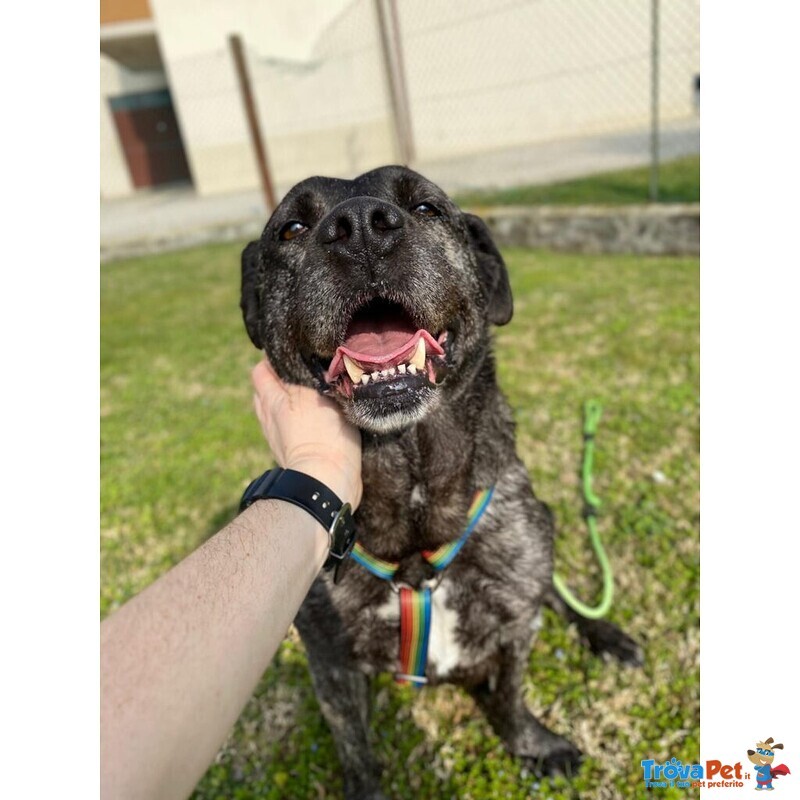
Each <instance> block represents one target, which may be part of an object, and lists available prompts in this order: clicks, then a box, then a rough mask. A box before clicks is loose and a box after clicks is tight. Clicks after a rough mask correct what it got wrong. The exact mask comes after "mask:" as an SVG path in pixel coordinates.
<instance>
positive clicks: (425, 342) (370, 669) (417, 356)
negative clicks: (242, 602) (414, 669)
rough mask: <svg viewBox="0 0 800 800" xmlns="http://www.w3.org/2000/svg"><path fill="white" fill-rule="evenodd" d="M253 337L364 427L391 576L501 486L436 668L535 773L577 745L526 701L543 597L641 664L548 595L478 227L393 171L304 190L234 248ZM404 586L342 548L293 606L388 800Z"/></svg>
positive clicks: (445, 604) (459, 564) (548, 534)
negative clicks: (384, 750) (378, 678)
mask: <svg viewBox="0 0 800 800" xmlns="http://www.w3.org/2000/svg"><path fill="white" fill-rule="evenodd" d="M241 305H242V311H243V313H244V319H245V325H246V327H247V332H248V334H249V335H250V338H251V339H252V341H253V344H255V346H256V347H258V348H259V349H263V350H265V351H266V353H267V354H268V356H269V359H270V361H271V362H272V364H273V365H274V367H275V369H276V371H277V372H278V373H279V375H280V376H281V377H282V378H283V379H284V380H286V381H290V382H292V383H297V384H303V385H306V386H311V387H316V388H317V389H319V390H320V391H321V392H323V393H325V394H327V395H330V396H331V397H333V398H334V399H335V400H336V401H337V402H338V403H339V404H340V405H341V408H342V411H343V412H344V414H345V415H346V417H347V418H348V419H349V420H350V421H351V422H352V423H353V424H354V425H356V426H358V427H359V428H360V429H361V431H362V442H363V481H364V497H363V500H362V502H361V506H360V507H359V509H358V512H357V513H356V515H355V520H356V525H357V530H358V538H359V540H360V542H361V543H362V544H363V545H364V547H365V548H366V549H367V550H368V551H369V552H370V553H372V554H374V555H376V556H378V557H380V558H382V559H386V560H390V561H398V562H400V569H399V572H398V573H397V575H396V582H399V583H402V584H407V585H410V586H412V587H419V586H421V585H423V584H425V582H426V581H432V579H433V578H434V574H433V570H432V567H431V566H430V565H429V564H428V563H427V562H426V561H425V560H424V559H423V558H422V557H421V555H420V552H421V551H423V550H433V549H435V548H437V547H439V546H440V545H442V544H444V543H446V542H450V541H452V540H454V539H456V538H458V536H459V535H460V533H461V531H462V530H463V528H464V524H465V519H466V514H467V508H468V506H469V504H470V500H471V498H472V497H473V494H474V493H475V491H476V490H479V489H483V488H485V487H491V486H494V487H495V489H494V496H493V498H492V500H491V503H490V505H489V507H488V509H487V511H486V513H485V514H484V515H483V517H482V518H481V519H480V522H479V524H478V526H477V528H476V529H475V531H474V533H473V534H472V535H471V537H470V538H469V539H468V540H467V542H466V545H465V546H464V548H463V550H462V551H461V552H460V554H459V555H458V557H457V558H456V559H455V561H453V563H452V564H451V565H450V566H449V567H448V568H447V569H446V570H445V571H444V573H443V579H442V580H441V583H440V584H439V585H438V586H437V588H436V589H435V590H434V592H433V595H432V598H433V604H434V610H433V629H432V634H431V641H430V650H429V659H428V667H427V678H428V683H429V684H437V683H439V682H442V681H448V682H453V683H456V684H459V685H461V686H463V687H465V688H466V689H467V690H468V691H469V692H470V693H471V694H472V696H473V697H474V698H475V700H476V701H477V704H478V705H479V707H480V708H481V709H483V711H484V713H485V714H486V716H487V718H488V719H489V721H490V722H491V724H492V726H493V727H494V729H495V731H496V732H497V734H498V735H499V736H500V737H501V738H502V740H503V741H504V742H505V743H506V745H507V746H508V748H509V750H510V751H511V752H512V753H514V754H515V755H516V756H518V757H519V758H521V759H523V760H524V761H525V762H526V763H527V764H528V766H529V767H530V768H532V769H533V770H534V771H536V772H537V773H539V774H552V773H556V772H562V773H570V772H572V771H573V770H574V769H576V767H577V765H578V763H579V761H580V757H581V754H580V752H579V750H578V749H577V748H576V747H575V746H574V745H572V744H571V743H570V742H569V741H567V740H566V739H564V738H563V737H561V736H558V735H556V734H554V733H552V732H551V731H549V730H548V729H547V728H545V727H544V725H542V724H541V723H540V722H539V721H538V720H537V719H536V718H535V717H534V716H533V714H531V712H530V711H529V710H528V708H527V707H526V705H525V703H524V701H523V697H522V694H523V685H522V684H523V676H524V674H525V672H526V669H527V664H528V656H529V653H530V649H531V645H532V642H533V637H534V635H535V632H536V629H537V627H538V620H539V616H540V610H541V607H542V605H543V604H544V603H547V604H549V605H551V606H553V607H555V608H557V609H558V610H559V611H560V612H561V613H563V614H565V615H566V616H567V617H568V618H569V619H570V620H573V621H575V622H576V623H577V625H578V628H579V630H580V632H581V634H582V635H583V637H584V639H585V640H586V641H587V642H588V644H589V645H590V646H591V648H592V649H593V650H594V651H595V652H606V653H611V654H613V655H614V656H616V657H617V658H619V659H621V660H622V661H624V662H626V663H633V664H638V663H640V660H641V655H640V651H639V648H638V647H637V645H636V644H635V643H634V642H633V641H632V640H631V639H630V638H628V637H627V636H626V635H625V634H624V633H622V632H621V631H620V630H619V629H617V628H616V627H615V626H613V625H611V624H610V623H607V622H591V621H588V620H585V619H582V618H579V617H576V616H575V615H574V614H572V612H570V611H569V610H568V609H567V608H566V607H565V606H564V605H563V603H562V602H561V601H560V600H559V599H558V597H557V595H556V594H555V593H554V591H553V586H552V574H553V523H552V519H551V515H550V513H549V510H548V508H547V506H546V505H545V504H544V503H542V502H541V501H540V500H538V499H537V498H536V497H535V495H534V493H533V491H532V489H531V484H530V479H529V477H528V472H527V470H526V468H525V466H524V465H523V463H522V461H520V459H519V457H518V456H517V454H516V451H515V446H514V423H513V419H512V415H511V411H510V409H509V407H508V405H507V403H506V401H505V399H504V398H503V396H502V394H501V393H500V390H499V389H498V386H497V382H496V378H495V361H494V356H493V353H492V343H491V334H490V326H491V325H505V324H506V323H507V322H509V320H510V319H511V315H512V298H511V289H510V286H509V281H508V275H507V272H506V267H505V264H504V262H503V258H502V256H501V255H500V253H499V252H498V250H497V248H496V247H495V245H494V243H493V242H492V239H491V237H490V235H489V231H488V229H487V228H486V226H485V224H484V223H483V222H482V221H481V220H480V219H479V218H478V217H475V216H472V215H471V214H465V213H462V212H461V211H460V210H459V208H458V207H457V206H456V205H455V204H454V203H453V202H452V201H451V200H450V199H449V198H448V197H447V196H446V195H445V194H444V193H443V192H442V190H441V189H439V188H438V187H437V186H435V185H434V184H433V183H431V182H430V181H428V180H426V179H425V178H423V177H422V176H421V175H418V174H416V173H415V172H412V171H411V170H408V169H405V168H402V167H396V166H392V167H383V168H381V169H376V170H373V171H372V172H368V173H366V174H365V175H362V176H360V177H359V178H356V179H355V180H353V181H348V180H335V179H332V178H320V177H317V178H310V179H308V180H306V181H303V182H302V183H300V184H298V185H297V186H295V187H294V188H293V189H292V190H291V191H290V192H289V193H288V195H287V196H286V198H285V199H284V200H283V202H282V203H281V204H280V205H279V206H278V208H277V209H276V211H275V213H274V214H273V215H272V217H271V218H270V220H269V222H268V223H267V225H266V227H265V228H264V232H263V234H262V236H261V239H260V240H259V241H257V242H251V243H250V244H249V245H248V246H247V247H246V249H245V250H244V253H243V254H242V302H241ZM398 613H399V612H398V600H397V595H396V594H395V593H394V591H393V587H392V586H391V585H390V583H389V582H387V581H384V580H381V579H379V578H377V577H375V576H373V575H372V574H370V573H368V572H367V571H366V570H365V569H363V568H362V567H361V566H360V565H358V564H356V563H355V562H352V561H350V562H348V564H347V566H346V568H345V569H344V570H343V572H342V574H341V575H340V580H339V583H338V584H336V585H334V583H333V581H332V579H331V576H330V574H328V573H324V574H321V575H320V576H319V578H318V579H317V580H316V582H315V583H314V585H313V588H312V589H311V592H310V594H309V595H308V597H307V599H306V601H305V602H304V604H303V606H302V608H301V609H300V612H299V614H298V616H297V619H296V620H295V622H296V625H297V628H298V630H299V632H300V635H301V637H302V639H303V642H304V644H305V647H306V650H307V652H308V659H309V663H310V666H311V674H312V677H313V681H314V686H315V689H316V694H317V697H318V699H319V703H320V706H321V708H322V713H323V714H324V716H325V718H326V720H327V722H328V725H329V726H330V728H331V731H332V732H333V736H334V738H335V741H336V746H337V749H338V753H339V758H340V761H341V764H342V767H343V770H344V786H345V795H346V797H347V798H348V799H350V798H381V797H384V795H383V794H382V793H381V790H380V785H379V776H380V769H379V766H378V763H377V762H376V760H375V758H374V756H373V755H372V752H371V750H370V746H369V744H368V730H369V702H368V701H369V678H370V677H371V676H373V675H375V674H376V673H379V672H386V671H389V672H391V671H395V670H396V669H397V664H398V649H399V636H398Z"/></svg>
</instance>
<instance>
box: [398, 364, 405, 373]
mask: <svg viewBox="0 0 800 800" xmlns="http://www.w3.org/2000/svg"><path fill="white" fill-rule="evenodd" d="M397 371H398V372H399V373H400V374H401V375H405V374H406V365H405V364H398V365H397Z"/></svg>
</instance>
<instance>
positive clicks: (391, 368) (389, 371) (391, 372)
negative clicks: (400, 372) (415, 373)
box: [386, 367, 395, 375]
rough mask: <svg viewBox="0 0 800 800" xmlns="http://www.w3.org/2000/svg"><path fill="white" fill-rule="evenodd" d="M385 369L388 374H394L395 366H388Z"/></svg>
mask: <svg viewBox="0 0 800 800" xmlns="http://www.w3.org/2000/svg"><path fill="white" fill-rule="evenodd" d="M386 371H387V372H388V373H389V374H390V375H394V374H395V368H394V367H389V369H388V370H386Z"/></svg>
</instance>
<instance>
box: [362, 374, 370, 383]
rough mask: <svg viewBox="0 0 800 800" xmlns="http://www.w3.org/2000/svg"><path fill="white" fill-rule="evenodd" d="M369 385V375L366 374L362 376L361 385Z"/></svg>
mask: <svg viewBox="0 0 800 800" xmlns="http://www.w3.org/2000/svg"><path fill="white" fill-rule="evenodd" d="M368 383H369V374H368V373H366V372H365V373H364V374H363V375H362V376H361V384H362V385H363V386H366V385H367V384H368Z"/></svg>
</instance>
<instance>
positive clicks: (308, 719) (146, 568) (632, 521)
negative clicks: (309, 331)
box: [101, 245, 699, 800]
mask: <svg viewBox="0 0 800 800" xmlns="http://www.w3.org/2000/svg"><path fill="white" fill-rule="evenodd" d="M240 249H241V248H240V246H236V245H217V246H210V247H203V248H199V249H196V250H189V251H184V252H181V253H173V254H166V255H161V256H153V257H148V258H141V259H136V260H131V261H123V262H117V263H112V264H108V265H105V266H104V267H103V269H102V276H101V279H102V284H101V288H102V332H101V336H102V340H101V345H102V356H101V358H102V365H101V384H102V388H101V414H102V426H101V436H102V443H101V457H102V483H101V524H102V530H101V547H102V557H101V613H102V614H103V615H105V614H108V613H110V612H111V611H113V610H114V608H116V607H117V606H118V605H120V604H121V603H123V602H125V601H126V600H127V599H128V598H130V597H131V596H132V595H133V594H134V593H136V592H138V591H139V590H141V589H143V588H144V587H145V586H147V585H148V584H149V583H150V582H152V581H153V580H154V579H155V578H156V577H157V576H158V575H160V574H161V573H163V572H164V571H165V570H166V569H168V568H169V567H170V566H171V565H172V564H174V563H176V562H177V561H179V560H180V559H181V558H182V557H183V556H185V555H186V554H187V553H189V552H190V551H191V550H193V549H194V548H195V547H197V546H198V545H199V544H200V543H201V542H202V541H203V539H204V538H205V537H207V536H208V535H209V534H211V533H213V532H214V531H216V530H217V529H218V528H219V527H221V526H222V525H223V524H224V523H225V522H226V521H227V520H228V519H229V518H230V517H231V516H232V515H233V513H234V509H235V506H236V504H237V502H238V499H239V496H240V494H241V492H242V491H243V490H244V488H245V486H246V485H247V482H248V481H249V480H250V479H251V478H252V477H254V476H255V475H257V474H259V473H260V472H262V471H263V470H265V469H266V468H267V467H268V466H269V465H270V456H269V453H268V451H267V448H266V445H265V444H264V442H263V439H262V438H261V434H260V432H259V429H258V426H257V423H256V421H255V418H254V417H253V415H252V413H251V390H250V385H249V370H250V367H251V366H252V364H254V363H255V361H256V360H257V358H258V354H257V353H256V351H255V350H254V349H253V348H252V345H251V344H250V342H249V340H248V339H247V336H246V334H245V332H244V327H243V324H242V321H241V316H240V313H239V310H238V299H239V298H238V286H239V252H240ZM505 255H506V257H507V261H508V266H509V271H510V275H511V282H512V285H513V289H514V295H515V306H516V309H515V315H514V319H513V320H512V322H511V323H510V324H509V325H508V326H506V327H504V328H500V329H498V331H497V353H498V362H499V378H500V383H501V385H502V387H503V389H504V391H505V392H506V394H507V396H508V398H509V400H510V401H511V404H512V406H513V407H514V408H515V410H516V418H517V421H518V447H519V452H520V454H521V456H522V458H523V459H524V461H525V463H526V464H527V466H528V469H529V471H530V474H531V477H532V479H533V484H534V487H535V489H536V491H537V494H538V495H539V496H540V497H541V498H542V499H544V500H545V501H547V502H548V503H550V504H551V506H552V508H553V510H554V512H555V514H556V519H557V523H558V527H559V530H560V536H559V538H558V540H557V547H556V561H557V566H558V569H559V570H560V571H561V572H562V573H564V574H565V575H566V576H568V579H569V583H570V584H571V586H572V587H573V588H574V589H575V590H577V591H578V592H580V593H581V595H582V596H584V597H585V598H592V597H593V596H594V593H595V592H596V591H597V589H598V581H597V568H596V565H595V563H594V561H593V559H592V556H591V553H590V551H589V548H588V545H587V542H586V538H585V532H584V528H583V524H582V520H581V517H580V509H581V500H580V493H579V481H578V468H579V465H580V452H581V435H580V425H581V419H580V415H581V403H582V401H583V400H584V399H586V398H588V397H592V396H596V397H598V398H599V399H601V401H602V402H603V403H604V405H605V413H604V416H603V419H602V420H601V423H600V429H599V433H598V438H597V451H596V457H595V489H596V491H597V493H598V494H599V496H600V497H601V498H602V500H603V504H604V505H603V508H604V514H603V516H602V517H601V518H600V523H599V524H600V529H601V532H602V534H603V536H604V538H605V541H606V543H607V548H608V551H609V555H610V558H611V561H612V563H613V565H614V569H615V572H616V578H617V585H616V591H617V594H616V600H615V603H614V607H613V609H612V612H611V618H612V619H613V620H614V621H616V622H618V623H620V624H621V625H622V626H623V627H624V628H625V629H626V630H627V631H628V632H629V633H631V634H632V635H634V636H635V637H636V638H637V639H638V640H639V641H640V642H642V643H643V645H644V647H645V652H646V665H645V667H644V669H642V670H631V669H625V668H622V667H620V666H618V665H617V664H613V663H610V664H605V663H604V662H603V661H602V660H600V659H598V658H596V657H594V656H592V655H591V654H590V653H589V652H588V651H587V650H585V649H583V648H582V647H581V646H580V645H579V643H578V641H577V636H576V633H575V631H574V630H573V629H571V628H568V627H567V626H566V625H565V624H564V623H563V622H562V620H561V619H559V618H557V617H555V616H554V615H549V614H548V615H546V616H545V620H544V627H543V629H542V631H541V634H540V637H539V639H538V641H537V643H536V645H535V647H534V649H533V652H532V653H531V657H530V669H529V672H528V679H527V691H528V700H529V703H530V705H531V706H532V708H533V709H534V711H535V712H536V713H537V714H538V715H539V716H540V717H541V718H542V720H543V721H544V722H545V724H547V725H548V726H550V727H552V728H553V729H554V730H556V731H557V732H559V733H562V734H565V735H567V736H569V738H571V739H572V740H573V741H574V742H575V743H576V744H577V745H578V746H579V747H580V748H581V749H582V750H583V751H584V752H585V753H587V755H588V758H587V760H586V763H585V765H584V767H583V768H582V770H581V772H580V774H579V776H578V777H577V778H576V779H574V780H573V781H572V783H571V784H569V783H567V782H566V781H563V780H555V781H545V782H542V784H541V786H539V787H538V788H537V786H536V782H535V781H534V779H533V778H532V777H531V776H529V775H527V774H525V773H524V772H522V771H521V770H520V767H519V764H518V763H517V762H516V761H515V760H514V759H513V758H510V757H509V756H508V755H507V754H506V753H505V751H504V749H503V748H502V746H501V745H500V743H499V741H498V740H497V739H496V738H495V737H494V736H493V735H492V732H491V730H490V728H489V726H488V725H487V723H486V722H485V721H484V720H483V718H482V717H481V715H480V713H479V712H478V711H477V710H476V709H475V707H474V705H473V703H472V701H471V700H470V699H469V698H468V696H467V695H466V694H465V693H463V692H461V691H460V690H457V689H455V688H452V687H442V688H439V689H430V690H428V689H425V690H422V691H421V692H419V693H414V692H413V690H410V689H406V688H403V687H396V686H395V685H394V683H393V682H392V680H391V678H390V677H388V676H386V677H384V678H382V679H380V680H379V681H378V683H377V685H376V686H375V688H374V698H373V699H374V704H373V708H374V716H373V725H372V730H373V734H374V740H375V746H376V748H377V752H378V755H379V757H380V758H381V760H382V761H383V763H384V764H385V772H384V778H383V785H384V788H385V791H386V792H387V794H389V796H391V797H395V798H450V797H458V798H463V799H466V800H469V799H470V798H474V799H478V798H501V797H502V798H519V800H521V799H522V798H527V797H530V796H532V795H538V794H539V792H541V796H542V797H552V798H573V797H578V796H579V797H581V798H617V797H618V798H631V797H648V796H649V793H648V792H647V790H645V789H644V787H643V784H642V771H641V768H640V766H639V762H640V760H641V759H644V758H655V759H658V760H665V759H667V758H672V757H676V758H678V759H680V760H681V761H683V762H684V763H686V762H690V763H691V762H693V761H694V760H695V759H696V758H697V757H698V755H699V580H698V579H699V519H698V516H699V495H698V491H699V490H698V482H699V456H698V450H699V399H698V394H699V376H698V370H699V353H698V350H699V285H698V284H699V268H698V262H697V259H693V258H643V257H633V256H631V257H626V256H613V257H606V256H587V255H564V254H552V253H545V252H534V251H529V250H511V251H507V252H506V253H505ZM661 795H663V796H664V797H671V798H678V797H680V798H686V797H692V796H695V795H694V794H692V793H690V792H689V791H687V790H679V789H674V790H661V794H660V796H661ZM194 797H195V798H219V797H225V798H257V797H258V798H273V799H274V800H283V798H314V800H317V799H318V798H339V797H341V780H340V777H339V773H338V764H337V760H336V755H335V751H334V746H333V742H332V740H331V737H330V735H329V733H328V731H327V728H326V726H325V723H324V721H323V719H322V717H321V715H320V712H319V709H318V706H317V703H316V700H315V698H314V694H313V691H312V688H311V683H310V680H309V677H308V674H307V671H306V667H305V658H304V654H303V649H302V646H301V644H300V643H299V640H298V638H297V636H296V635H293V634H290V635H289V637H288V638H287V640H286V641H285V643H284V645H283V647H282V649H281V651H280V654H279V657H278V658H277V660H276V662H275V663H274V665H273V666H272V667H270V669H269V670H268V671H267V672H266V674H265V675H264V678H263V680H262V681H261V684H260V686H259V687H258V689H257V691H256V693H255V694H254V696H253V698H252V699H251V701H250V702H249V703H248V705H247V707H246V708H245V710H244V713H243V714H242V716H241V718H240V720H239V722H238V723H237V725H236V727H235V730H234V731H233V732H232V734H231V736H230V737H229V739H228V741H227V742H226V744H225V745H224V747H223V749H222V750H221V752H220V753H219V756H218V758H217V760H216V762H215V763H214V764H213V765H212V766H211V768H210V769H209V771H208V773H207V774H206V776H205V778H204V779H203V781H202V782H201V784H200V785H199V786H198V788H197V790H196V793H195V795H194Z"/></svg>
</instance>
